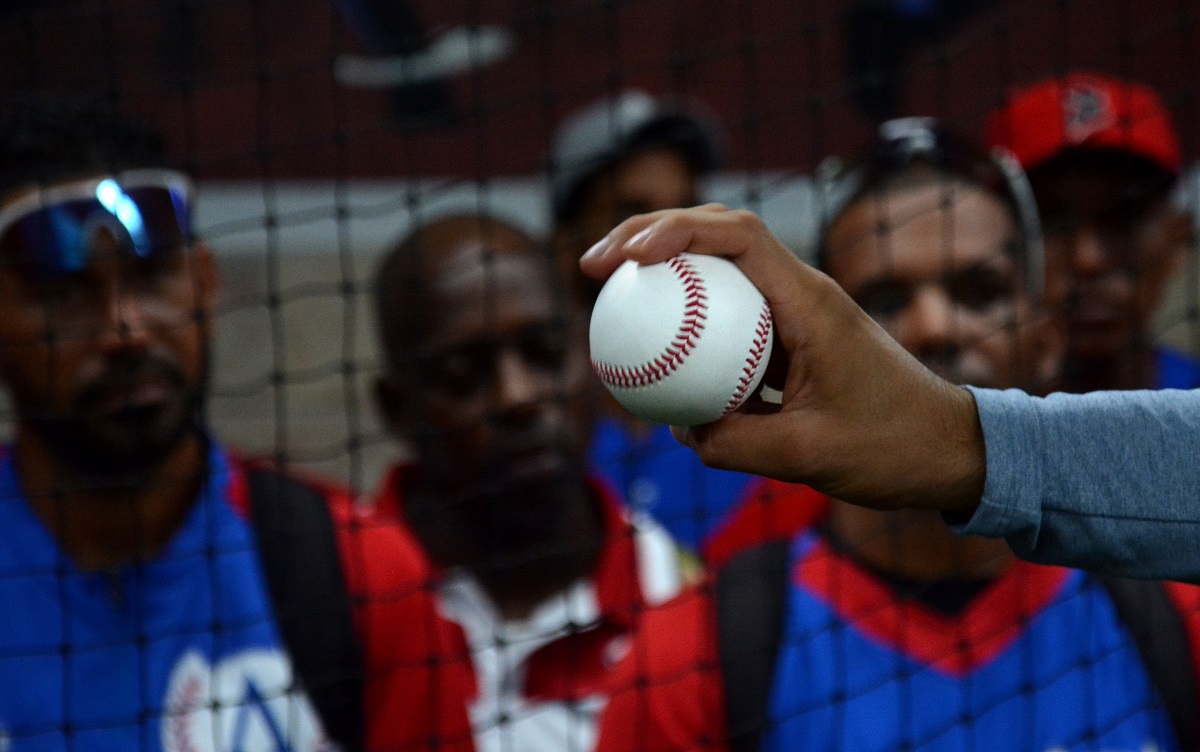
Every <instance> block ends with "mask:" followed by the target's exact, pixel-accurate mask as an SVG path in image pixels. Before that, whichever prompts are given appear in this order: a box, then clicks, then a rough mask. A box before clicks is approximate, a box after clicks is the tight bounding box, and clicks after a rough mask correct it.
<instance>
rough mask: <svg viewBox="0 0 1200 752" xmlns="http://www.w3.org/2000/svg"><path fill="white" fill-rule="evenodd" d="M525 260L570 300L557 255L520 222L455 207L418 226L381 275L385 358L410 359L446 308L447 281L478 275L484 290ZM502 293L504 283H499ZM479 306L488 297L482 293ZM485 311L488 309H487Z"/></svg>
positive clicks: (378, 296)
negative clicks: (456, 211) (463, 211)
mask: <svg viewBox="0 0 1200 752" xmlns="http://www.w3.org/2000/svg"><path fill="white" fill-rule="evenodd" d="M517 260H521V262H522V263H523V266H524V271H523V272H521V273H523V274H525V275H526V276H528V275H529V274H531V273H532V274H535V275H537V276H542V277H543V280H542V281H543V282H544V283H548V287H549V289H550V290H551V291H552V292H553V293H554V294H555V295H557V296H558V297H559V298H561V304H562V305H564V306H565V305H571V304H573V302H574V300H575V296H574V295H573V294H571V292H570V291H568V290H567V289H566V283H565V282H564V281H563V280H561V279H560V278H559V275H558V273H557V269H556V267H555V266H554V263H555V262H554V259H553V257H552V256H550V255H549V254H548V252H547V251H546V250H545V249H544V248H543V246H542V245H541V244H540V243H538V242H537V241H536V240H534V239H533V238H532V237H531V236H530V235H529V234H528V233H526V232H525V231H523V230H521V229H520V228H518V227H516V226H514V225H512V224H510V223H508V222H505V221H503V220H500V219H498V218H496V217H491V216H487V215H479V214H451V215H447V216H444V217H441V218H439V219H436V220H434V221H432V222H429V223H427V224H425V225H422V226H419V227H417V228H415V229H413V230H412V231H411V232H410V233H409V234H408V235H406V236H405V237H404V238H402V239H401V240H400V241H399V242H398V243H397V244H396V245H395V246H394V247H393V248H392V249H391V251H389V252H388V254H387V256H386V257H385V258H384V260H383V262H382V264H381V265H380V267H379V271H378V272H377V273H376V278H375V313H376V323H377V325H378V327H379V336H380V341H381V344H382V346H383V350H384V355H385V359H386V360H385V364H386V365H387V366H388V367H389V368H390V369H393V370H394V369H395V368H396V367H397V366H399V365H400V364H401V363H403V362H405V360H406V359H408V358H410V357H411V355H412V354H413V352H414V350H415V349H416V348H419V347H420V345H421V343H422V342H423V341H424V338H425V335H426V334H427V333H428V332H429V330H430V328H431V327H432V326H433V325H434V324H435V323H436V321H437V320H438V318H439V317H444V316H445V315H446V314H447V313H448V312H447V311H444V310H442V308H444V307H445V306H444V302H445V297H444V292H445V288H446V287H447V286H455V285H461V284H463V283H464V282H469V281H470V280H471V279H472V278H478V279H477V280H476V281H477V283H478V284H477V287H478V288H479V289H482V290H484V291H485V292H486V290H487V289H489V288H493V287H494V286H495V282H494V280H497V279H498V278H499V277H498V276H497V275H501V276H504V275H506V274H512V273H514V272H513V266H514V263H515V262H516V261H517ZM497 292H498V290H497ZM477 297H479V298H480V299H479V300H478V301H473V302H477V303H478V305H479V306H480V307H486V306H487V305H488V304H489V300H488V299H487V298H488V297H489V296H488V295H486V294H483V295H480V296H477ZM482 315H486V313H483V314H482Z"/></svg>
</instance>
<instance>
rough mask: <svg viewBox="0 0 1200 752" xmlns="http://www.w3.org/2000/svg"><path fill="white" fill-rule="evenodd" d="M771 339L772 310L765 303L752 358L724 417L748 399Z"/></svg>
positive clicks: (752, 343) (755, 331) (747, 363)
mask: <svg viewBox="0 0 1200 752" xmlns="http://www.w3.org/2000/svg"><path fill="white" fill-rule="evenodd" d="M770 339H771V309H770V308H768V307H767V304H766V302H765V301H764V302H763V306H762V311H760V312H759V314H758V326H757V327H755V329H754V341H753V342H751V343H750V356H749V357H747V358H746V367H745V368H743V369H742V378H741V379H740V380H739V381H738V385H737V389H734V390H733V396H732V397H730V398H729V404H727V405H725V412H723V413H721V414H722V415H728V414H729V413H731V412H733V411H734V410H736V409H738V406H740V405H741V404H742V401H743V400H745V399H746V392H748V391H750V382H752V381H754V374H755V372H757V371H758V364H759V363H761V362H762V359H763V354H764V353H765V352H766V351H767V343H768V342H769V341H770Z"/></svg>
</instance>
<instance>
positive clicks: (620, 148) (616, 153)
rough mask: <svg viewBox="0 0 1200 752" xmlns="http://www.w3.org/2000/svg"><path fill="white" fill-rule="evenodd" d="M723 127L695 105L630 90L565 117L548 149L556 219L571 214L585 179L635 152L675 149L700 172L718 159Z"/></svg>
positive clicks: (704, 170) (708, 168)
mask: <svg viewBox="0 0 1200 752" xmlns="http://www.w3.org/2000/svg"><path fill="white" fill-rule="evenodd" d="M721 141H722V137H721V129H720V126H719V125H718V124H717V122H716V120H715V118H713V117H712V116H711V115H709V114H708V113H706V112H704V111H703V110H702V109H701V108H700V107H699V106H698V105H696V104H694V103H683V102H680V101H678V100H673V99H672V100H668V99H660V98H656V97H653V96H651V95H649V94H647V93H646V92H644V91H639V90H637V89H629V90H627V91H624V92H621V93H620V94H618V95H617V96H615V97H611V98H607V99H602V100H600V101H598V102H593V103H592V104H590V105H588V106H587V107H584V108H583V109H582V110H579V111H577V112H575V113H573V114H572V115H570V116H569V117H567V118H566V119H565V120H564V121H563V122H562V124H561V125H560V126H559V128H558V130H557V131H556V132H555V134H554V140H553V143H552V145H551V150H550V164H549V171H550V189H551V193H552V199H553V202H554V218H555V220H556V221H562V220H563V219H565V218H567V217H569V216H571V215H572V214H573V213H574V212H575V210H576V208H577V204H578V202H579V200H580V198H581V193H582V190H583V188H584V186H585V185H586V184H587V182H588V181H589V180H591V179H592V178H593V177H595V176H596V175H598V174H600V173H601V172H603V171H604V170H606V169H608V168H609V167H612V166H613V165H615V164H617V163H618V162H620V161H621V160H623V159H625V158H626V157H628V156H630V155H631V154H634V153H636V152H638V151H641V150H644V149H648V148H653V147H657V146H663V147H666V148H669V149H674V150H676V151H678V152H679V153H680V154H682V155H683V156H684V158H686V159H687V160H688V162H689V163H690V164H691V165H692V166H693V167H694V168H695V169H696V170H697V171H698V172H701V173H704V172H707V171H709V170H712V169H714V168H716V167H717V166H718V165H719V164H720V161H721V156H722V151H723V144H722V143H721Z"/></svg>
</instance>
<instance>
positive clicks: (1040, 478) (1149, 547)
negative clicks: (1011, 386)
mask: <svg viewBox="0 0 1200 752" xmlns="http://www.w3.org/2000/svg"><path fill="white" fill-rule="evenodd" d="M971 391H972V392H973V393H974V394H975V398H976V403H977V405H978V409H979V416H980V421H981V423H982V426H983V432H984V439H985V445H986V452H987V477H986V482H985V486H984V494H983V498H982V501H981V502H980V505H979V508H978V509H977V510H976V512H975V514H974V515H973V516H972V517H971V519H970V520H969V521H968V522H967V523H966V524H965V525H962V526H961V527H959V528H957V529H958V530H959V531H960V532H963V533H966V534H977V535H988V536H992V537H1004V538H1006V539H1007V540H1008V542H1009V544H1010V545H1011V546H1012V548H1013V550H1014V551H1016V553H1017V554H1018V555H1020V556H1022V557H1023V558H1026V559H1030V560H1032V561H1038V562H1043V563H1049V564H1060V565H1064V566H1075V567H1081V568H1085V569H1090V570H1093V571H1097V572H1100V573H1104V574H1112V575H1120V576H1132V577H1155V578H1168V579H1183V580H1198V579H1200V391H1197V392H1179V391H1164V392H1098V393H1094V394H1089V395H1064V394H1056V395H1051V396H1050V397H1048V398H1045V399H1041V398H1035V397H1029V396H1028V395H1025V394H1023V393H1021V392H1017V391H1015V390H1014V391H1008V392H997V391H992V390H986V389H972V390H971Z"/></svg>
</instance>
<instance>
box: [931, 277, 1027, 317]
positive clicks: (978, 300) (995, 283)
mask: <svg viewBox="0 0 1200 752" xmlns="http://www.w3.org/2000/svg"><path fill="white" fill-rule="evenodd" d="M945 285H946V290H947V292H948V293H949V295H950V297H951V299H952V300H954V301H955V302H957V303H959V304H960V305H963V306H966V307H967V308H969V309H971V310H973V311H980V312H982V311H986V310H988V309H990V308H992V307H993V306H995V305H998V304H1000V303H1007V302H1011V301H1012V298H1013V295H1014V290H1013V280H1012V277H1011V276H1010V275H1008V274H1005V273H1004V272H1002V271H1001V270H999V269H995V268H992V267H989V266H976V267H972V268H970V269H966V270H963V271H961V272H955V273H952V274H950V275H948V276H947V278H946V280H945Z"/></svg>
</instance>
